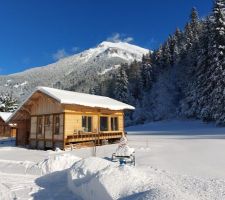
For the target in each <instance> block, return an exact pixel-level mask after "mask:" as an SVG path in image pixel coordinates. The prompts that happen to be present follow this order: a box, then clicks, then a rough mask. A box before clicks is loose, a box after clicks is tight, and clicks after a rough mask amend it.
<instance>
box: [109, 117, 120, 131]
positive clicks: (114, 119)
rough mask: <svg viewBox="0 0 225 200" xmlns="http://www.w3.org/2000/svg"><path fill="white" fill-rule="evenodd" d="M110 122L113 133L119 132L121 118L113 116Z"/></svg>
mask: <svg viewBox="0 0 225 200" xmlns="http://www.w3.org/2000/svg"><path fill="white" fill-rule="evenodd" d="M110 122H111V131H119V117H118V116H112V117H111V121H110Z"/></svg>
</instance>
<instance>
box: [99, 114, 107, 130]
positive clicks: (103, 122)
mask: <svg viewBox="0 0 225 200" xmlns="http://www.w3.org/2000/svg"><path fill="white" fill-rule="evenodd" d="M100 131H108V117H100Z"/></svg>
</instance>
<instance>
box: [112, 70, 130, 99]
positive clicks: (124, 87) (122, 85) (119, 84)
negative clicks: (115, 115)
mask: <svg viewBox="0 0 225 200" xmlns="http://www.w3.org/2000/svg"><path fill="white" fill-rule="evenodd" d="M114 96H115V98H116V99H117V100H119V101H122V102H125V103H127V102H128V77H127V74H126V71H125V69H124V68H123V67H120V68H119V70H118V72H117V74H116V78H115V89H114Z"/></svg>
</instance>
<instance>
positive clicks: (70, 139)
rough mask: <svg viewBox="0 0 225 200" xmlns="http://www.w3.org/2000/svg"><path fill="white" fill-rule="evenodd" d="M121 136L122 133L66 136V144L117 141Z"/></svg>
mask: <svg viewBox="0 0 225 200" xmlns="http://www.w3.org/2000/svg"><path fill="white" fill-rule="evenodd" d="M122 135H123V132H109V133H81V134H73V135H67V138H66V143H73V142H84V141H99V140H107V139H117V138H118V139H119V138H121V137H122Z"/></svg>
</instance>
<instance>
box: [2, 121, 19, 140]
mask: <svg viewBox="0 0 225 200" xmlns="http://www.w3.org/2000/svg"><path fill="white" fill-rule="evenodd" d="M15 136H16V129H15V128H14V127H11V126H10V125H9V124H7V123H5V121H4V120H2V119H1V118H0V137H15Z"/></svg>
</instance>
